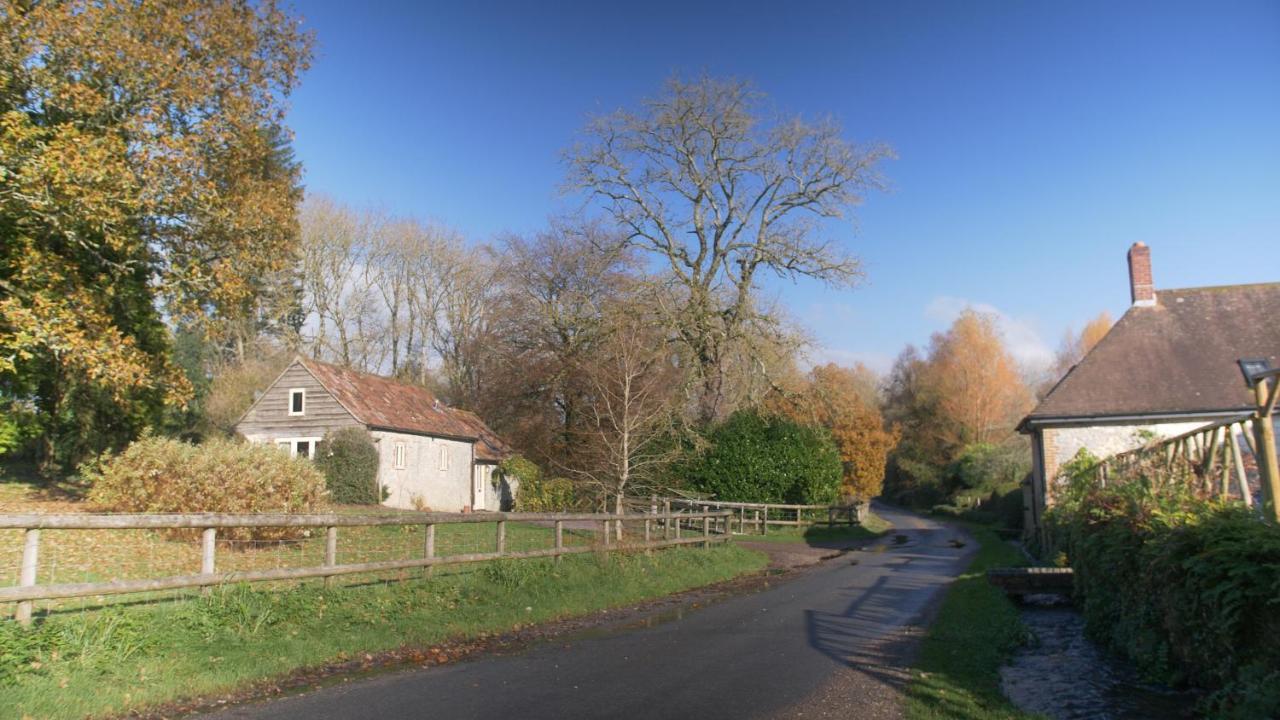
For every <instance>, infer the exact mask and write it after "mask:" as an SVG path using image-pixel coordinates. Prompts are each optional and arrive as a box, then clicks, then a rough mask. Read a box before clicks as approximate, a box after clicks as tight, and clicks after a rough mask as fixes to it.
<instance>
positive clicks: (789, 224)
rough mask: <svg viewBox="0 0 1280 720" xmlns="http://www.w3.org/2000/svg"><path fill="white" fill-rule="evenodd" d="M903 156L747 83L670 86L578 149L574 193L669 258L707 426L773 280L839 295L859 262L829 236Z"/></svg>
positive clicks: (594, 130)
mask: <svg viewBox="0 0 1280 720" xmlns="http://www.w3.org/2000/svg"><path fill="white" fill-rule="evenodd" d="M890 155H891V151H890V150H889V149H888V148H887V147H885V146H883V145H869V146H855V145H853V144H851V143H849V142H847V141H845V140H844V139H843V138H842V137H841V131H840V128H839V127H838V126H837V125H836V124H835V123H834V122H832V121H830V120H825V121H821V122H817V123H808V122H805V121H803V120H801V119H800V118H798V117H780V116H776V115H773V114H771V113H767V112H766V111H765V109H764V97H763V96H762V95H761V94H760V93H759V92H757V91H755V90H753V89H752V88H751V87H750V86H749V85H748V84H746V83H743V82H737V81H723V80H716V79H712V78H707V77H703V78H700V79H698V80H695V81H693V82H690V83H686V82H682V81H681V80H679V79H672V80H670V81H669V82H668V83H667V85H666V88H665V91H664V92H663V93H662V94H661V95H660V96H658V97H656V98H652V99H649V100H646V101H645V102H644V103H643V104H642V107H641V109H640V110H639V111H637V112H632V111H625V110H620V111H618V112H616V113H613V114H611V115H607V116H604V117H599V118H595V119H593V120H592V121H591V122H590V123H589V124H588V126H587V128H586V131H585V138H584V140H583V141H582V142H581V143H580V144H578V145H577V146H575V147H574V148H572V149H571V150H570V151H569V153H568V155H567V160H568V162H569V164H570V177H569V187H570V188H573V189H579V190H583V191H585V192H586V193H588V195H589V196H591V197H593V198H595V199H596V200H598V201H600V202H601V203H602V204H603V206H604V208H605V209H606V211H608V212H609V213H610V214H611V215H612V216H613V218H614V219H615V220H616V221H617V222H618V223H619V225H620V226H621V228H622V229H623V231H624V236H623V238H622V240H621V242H622V243H624V244H626V245H628V246H631V247H636V248H641V249H643V250H645V251H647V252H649V253H652V254H654V255H655V256H656V257H658V258H660V259H661V262H663V263H664V264H665V265H666V268H667V269H668V270H669V272H670V275H671V279H672V281H673V283H674V286H675V290H676V291H677V294H676V302H675V303H673V304H674V305H675V306H676V308H675V310H676V312H675V317H673V318H672V320H673V321H674V322H673V323H672V324H673V327H674V328H675V329H676V331H677V333H678V336H679V338H680V339H681V341H682V342H683V343H684V345H685V346H686V347H687V349H688V351H689V353H690V355H691V356H692V359H693V361H694V364H695V366H696V368H697V370H698V373H699V375H700V381H701V388H700V393H699V394H700V397H699V405H700V407H699V415H700V416H701V418H702V419H703V420H711V419H713V418H714V417H715V416H716V415H717V414H718V413H719V412H720V405H721V401H722V398H723V389H724V388H723V378H724V372H723V370H724V368H723V363H724V362H725V360H726V352H727V351H728V349H729V348H730V347H731V346H732V344H733V342H734V341H735V340H736V339H737V338H738V337H739V335H740V334H741V333H742V331H743V328H744V327H745V326H746V325H747V324H748V323H750V322H753V321H757V320H759V319H760V315H759V313H758V312H757V309H756V307H755V302H754V295H755V290H756V284H757V281H758V275H759V273H760V271H761V270H765V271H770V272H773V273H775V274H776V275H779V276H782V277H788V278H797V277H810V278H816V279H819V280H822V281H825V282H829V283H833V284H837V285H849V284H852V283H854V282H855V281H856V280H857V279H858V278H859V277H860V275H861V269H860V266H859V263H858V261H857V260H856V259H855V258H853V257H852V256H850V255H848V254H847V253H845V252H844V251H843V250H842V249H841V248H840V247H838V246H837V245H836V244H834V243H832V242H830V241H829V240H826V239H823V238H822V236H821V232H820V231H821V226H820V224H819V223H820V222H821V221H822V220H823V219H827V218H840V217H843V216H844V215H845V213H846V212H847V211H848V210H849V208H850V207H852V206H854V205H856V204H858V203H859V202H860V201H861V200H862V194H863V193H864V192H866V191H867V190H870V189H875V188H880V187H882V184H883V183H882V180H881V177H880V175H879V173H878V172H877V166H878V164H879V163H880V161H881V160H883V159H885V158H887V157H889V156H890Z"/></svg>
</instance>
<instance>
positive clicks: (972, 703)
mask: <svg viewBox="0 0 1280 720" xmlns="http://www.w3.org/2000/svg"><path fill="white" fill-rule="evenodd" d="M968 527H969V530H970V532H971V533H972V534H973V536H974V537H975V538H977V540H978V542H979V543H980V544H981V548H980V549H979V550H978V554H977V555H976V556H975V557H974V559H973V562H972V563H971V564H970V565H969V568H968V571H967V572H966V573H965V574H963V575H961V576H960V578H959V579H957V580H956V581H955V583H954V584H952V586H951V588H950V589H949V590H948V591H947V595H946V598H945V599H944V600H943V603H942V607H941V609H940V610H939V612H938V617H937V619H936V620H934V623H933V625H932V626H930V628H929V632H928V635H926V637H925V639H924V642H923V643H922V644H921V648H920V654H919V656H918V659H917V661H916V668H915V672H914V673H913V678H912V680H911V682H910V684H909V685H908V686H907V693H906V694H907V699H906V716H907V718H908V719H909V720H935V719H941V718H946V719H947V720H955V719H960V720H995V719H997V718H999V719H1013V720H1022V719H1025V718H1032V717H1035V716H1033V715H1028V714H1026V713H1023V712H1021V711H1019V710H1018V709H1017V708H1015V707H1014V706H1013V705H1012V704H1011V703H1010V702H1009V701H1008V700H1007V699H1006V698H1005V697H1004V695H1003V694H1001V692H1000V674H999V672H1000V666H1001V665H1003V664H1004V663H1005V661H1006V660H1007V659H1008V658H1009V655H1010V654H1011V653H1012V652H1013V651H1014V650H1015V649H1016V648H1017V647H1018V646H1019V645H1020V644H1021V643H1022V642H1023V641H1024V639H1025V629H1024V627H1023V625H1022V621H1021V619H1020V618H1019V617H1018V611H1017V608H1015V607H1014V605H1013V603H1011V602H1010V601H1009V599H1008V598H1006V597H1005V595H1004V593H1003V592H1002V591H1001V590H999V589H998V588H996V587H994V586H992V585H990V584H988V583H987V579H986V576H985V573H986V571H987V569H988V568H992V567H1006V566H1018V565H1025V564H1026V562H1025V560H1024V559H1023V557H1022V555H1021V554H1020V553H1019V552H1018V551H1017V550H1016V549H1014V548H1013V547H1011V546H1010V545H1009V544H1008V543H1006V542H1003V541H1002V540H1000V538H999V537H997V535H996V533H995V531H994V530H992V529H991V528H990V527H987V526H982V525H972V524H970V525H968Z"/></svg>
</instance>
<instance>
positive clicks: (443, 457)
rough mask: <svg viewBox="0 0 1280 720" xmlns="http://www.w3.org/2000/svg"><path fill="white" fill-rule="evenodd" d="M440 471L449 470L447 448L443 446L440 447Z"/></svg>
mask: <svg viewBox="0 0 1280 720" xmlns="http://www.w3.org/2000/svg"><path fill="white" fill-rule="evenodd" d="M440 469H441V470H448V469H449V448H447V447H445V446H443V445H442V446H441V447H440Z"/></svg>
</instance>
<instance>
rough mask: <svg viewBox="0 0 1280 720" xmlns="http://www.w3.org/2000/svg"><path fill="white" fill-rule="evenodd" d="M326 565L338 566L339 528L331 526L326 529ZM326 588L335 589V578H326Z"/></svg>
mask: <svg viewBox="0 0 1280 720" xmlns="http://www.w3.org/2000/svg"><path fill="white" fill-rule="evenodd" d="M324 564H325V565H326V566H327V567H333V566H334V565H337V564H338V528H337V527H336V526H332V525H331V526H329V527H327V528H325V529H324ZM324 586H325V587H333V576H332V575H325V576H324Z"/></svg>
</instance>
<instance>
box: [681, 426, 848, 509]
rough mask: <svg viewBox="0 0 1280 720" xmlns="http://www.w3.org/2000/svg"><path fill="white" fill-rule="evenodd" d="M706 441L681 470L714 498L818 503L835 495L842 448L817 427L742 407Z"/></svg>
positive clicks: (839, 473)
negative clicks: (742, 408) (702, 449)
mask: <svg viewBox="0 0 1280 720" xmlns="http://www.w3.org/2000/svg"><path fill="white" fill-rule="evenodd" d="M707 442H708V447H707V448H706V450H705V451H703V452H702V453H699V454H698V455H696V456H695V457H694V458H693V459H692V460H691V461H689V463H688V466H687V467H686V468H684V475H685V477H686V478H687V481H688V484H689V486H690V487H692V488H694V489H696V490H701V491H703V492H708V493H712V494H713V495H714V496H715V498H716V499H719V500H726V501H733V502H771V503H805V504H810V503H812V504H821V503H830V502H834V501H835V500H836V498H837V496H838V495H839V492H840V480H841V475H842V472H841V462H840V453H839V452H838V451H837V450H836V446H835V443H834V442H833V441H832V440H831V436H830V435H829V434H828V433H827V432H826V431H825V430H823V429H821V428H816V427H808V426H805V425H801V424H799V423H796V422H793V421H791V420H787V419H785V418H780V417H771V416H767V415H763V414H761V413H759V412H756V411H754V410H740V411H738V412H736V413H734V414H733V415H730V416H729V417H728V418H727V419H726V420H725V421H724V422H723V423H721V424H720V425H718V426H717V427H716V428H715V429H713V430H712V431H711V433H710V434H709V435H708V436H707Z"/></svg>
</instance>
